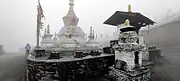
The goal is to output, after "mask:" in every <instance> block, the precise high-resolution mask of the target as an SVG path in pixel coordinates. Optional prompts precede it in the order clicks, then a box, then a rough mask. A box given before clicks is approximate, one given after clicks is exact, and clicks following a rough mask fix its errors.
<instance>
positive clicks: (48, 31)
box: [47, 24, 50, 34]
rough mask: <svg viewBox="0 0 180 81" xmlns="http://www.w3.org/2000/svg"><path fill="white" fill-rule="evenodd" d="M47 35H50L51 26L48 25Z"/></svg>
mask: <svg viewBox="0 0 180 81" xmlns="http://www.w3.org/2000/svg"><path fill="white" fill-rule="evenodd" d="M47 33H48V34H50V25H49V24H48V25H47Z"/></svg>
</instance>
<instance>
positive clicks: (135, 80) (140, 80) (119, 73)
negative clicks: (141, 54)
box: [109, 67, 152, 81]
mask: <svg viewBox="0 0 180 81" xmlns="http://www.w3.org/2000/svg"><path fill="white" fill-rule="evenodd" d="M110 69H111V71H110V72H109V78H111V79H113V81H151V78H152V71H151V70H150V69H141V70H138V71H131V72H128V71H123V70H119V69H116V68H114V67H110Z"/></svg>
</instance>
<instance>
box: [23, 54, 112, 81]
mask: <svg viewBox="0 0 180 81" xmlns="http://www.w3.org/2000/svg"><path fill="white" fill-rule="evenodd" d="M27 63H28V71H27V72H28V80H29V81H54V80H58V81H87V80H88V78H89V79H92V78H96V77H100V76H103V75H104V74H107V73H108V71H109V69H108V67H109V66H112V65H113V64H114V55H112V56H105V57H99V58H91V59H84V60H78V61H68V62H51V63H48V62H36V61H31V60H28V61H27Z"/></svg>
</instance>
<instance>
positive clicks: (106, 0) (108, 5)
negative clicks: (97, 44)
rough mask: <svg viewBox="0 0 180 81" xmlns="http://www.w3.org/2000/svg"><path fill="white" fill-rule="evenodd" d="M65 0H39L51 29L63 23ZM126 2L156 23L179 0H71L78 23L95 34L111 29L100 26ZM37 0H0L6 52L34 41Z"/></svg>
mask: <svg viewBox="0 0 180 81" xmlns="http://www.w3.org/2000/svg"><path fill="white" fill-rule="evenodd" d="M68 2H69V0H41V4H42V7H43V9H44V14H45V16H46V21H45V23H46V24H50V26H51V30H52V31H53V32H52V33H53V34H54V32H59V30H60V28H61V27H62V26H63V21H62V17H63V16H65V15H66V13H67V11H68V8H69V5H68ZM128 4H131V5H132V11H134V12H141V13H142V14H143V15H145V16H147V17H150V18H151V19H152V20H155V21H157V22H159V21H161V20H162V19H164V18H165V17H166V16H167V11H168V10H169V9H171V12H170V13H169V14H168V15H173V14H174V13H180V6H179V4H180V1H179V0H75V6H74V8H75V13H76V15H77V16H78V18H79V19H80V21H79V24H78V25H79V26H80V27H81V28H82V29H83V31H84V32H85V33H89V27H90V26H92V27H93V28H94V29H95V32H96V33H97V34H100V33H104V34H105V33H109V34H111V33H112V32H113V31H114V28H115V27H113V26H109V25H104V24H103V22H104V21H105V20H106V19H108V18H109V17H110V16H111V15H112V14H114V12H115V11H117V10H119V11H127V6H128ZM36 8H37V0H0V44H3V45H4V48H5V50H6V51H17V50H18V49H19V48H20V47H22V48H23V47H24V46H25V44H27V43H30V44H32V45H34V46H35V44H36V14H37V13H36V10H37V9H36Z"/></svg>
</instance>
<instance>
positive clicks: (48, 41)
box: [41, 25, 53, 47]
mask: <svg viewBox="0 0 180 81" xmlns="http://www.w3.org/2000/svg"><path fill="white" fill-rule="evenodd" d="M52 37H53V35H52V34H51V33H50V26H49V25H47V30H46V29H45V30H44V35H43V37H42V41H41V47H52V46H53V39H52Z"/></svg>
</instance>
